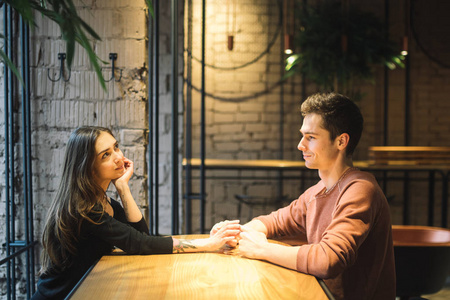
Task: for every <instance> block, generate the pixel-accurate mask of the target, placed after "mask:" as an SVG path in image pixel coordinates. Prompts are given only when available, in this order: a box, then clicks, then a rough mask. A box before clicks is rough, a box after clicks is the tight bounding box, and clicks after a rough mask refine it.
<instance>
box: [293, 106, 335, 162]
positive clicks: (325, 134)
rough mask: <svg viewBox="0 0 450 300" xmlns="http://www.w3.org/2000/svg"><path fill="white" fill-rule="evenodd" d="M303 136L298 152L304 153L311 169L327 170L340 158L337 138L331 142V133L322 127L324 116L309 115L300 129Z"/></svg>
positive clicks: (304, 157)
mask: <svg viewBox="0 0 450 300" xmlns="http://www.w3.org/2000/svg"><path fill="white" fill-rule="evenodd" d="M300 133H301V134H302V135H303V137H302V139H301V140H300V142H299V143H298V150H300V151H302V152H303V159H304V160H305V165H306V167H307V168H309V169H318V170H326V169H328V168H330V167H331V166H332V165H333V164H334V162H335V161H336V159H337V157H338V152H339V151H338V148H337V138H336V139H335V140H334V141H332V140H330V132H329V131H328V130H325V129H324V128H323V127H322V116H320V115H318V114H314V113H311V114H308V115H306V116H305V118H304V119H303V125H302V128H301V129H300Z"/></svg>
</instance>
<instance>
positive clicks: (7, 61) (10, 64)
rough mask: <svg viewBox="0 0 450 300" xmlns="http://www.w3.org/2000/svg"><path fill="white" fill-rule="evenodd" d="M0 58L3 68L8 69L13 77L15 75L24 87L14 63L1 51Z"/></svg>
mask: <svg viewBox="0 0 450 300" xmlns="http://www.w3.org/2000/svg"><path fill="white" fill-rule="evenodd" d="M0 58H1V60H2V61H3V62H4V63H5V66H6V67H7V68H9V69H10V70H11V71H12V72H13V73H14V75H16V77H17V79H19V81H20V84H22V86H24V85H25V83H24V82H23V79H22V76H20V73H19V70H17V68H16V66H15V65H14V63H13V62H12V61H11V60H10V59H9V57H8V55H6V53H5V52H3V50H0Z"/></svg>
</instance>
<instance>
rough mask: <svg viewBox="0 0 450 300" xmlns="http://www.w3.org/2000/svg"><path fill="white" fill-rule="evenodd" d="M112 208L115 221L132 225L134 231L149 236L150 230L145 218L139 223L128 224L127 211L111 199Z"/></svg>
mask: <svg viewBox="0 0 450 300" xmlns="http://www.w3.org/2000/svg"><path fill="white" fill-rule="evenodd" d="M111 207H112V208H113V210H114V219H116V220H119V221H120V222H122V223H128V224H130V225H131V226H132V227H133V228H134V229H136V230H139V231H140V232H143V233H146V234H147V235H148V233H149V229H148V226H147V223H146V222H145V219H144V217H142V219H141V220H140V221H139V222H135V223H133V222H128V221H127V218H126V216H125V210H124V209H123V207H122V205H121V204H120V203H119V201H117V200H114V199H112V198H111Z"/></svg>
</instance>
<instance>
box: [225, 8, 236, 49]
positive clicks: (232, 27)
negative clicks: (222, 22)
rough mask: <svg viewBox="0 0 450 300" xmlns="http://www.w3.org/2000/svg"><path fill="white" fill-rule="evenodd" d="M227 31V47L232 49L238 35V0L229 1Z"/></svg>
mask: <svg viewBox="0 0 450 300" xmlns="http://www.w3.org/2000/svg"><path fill="white" fill-rule="evenodd" d="M230 19H231V20H230ZM227 31H228V40H227V48H228V50H229V51H231V50H233V47H234V36H235V35H236V0H228V1H227Z"/></svg>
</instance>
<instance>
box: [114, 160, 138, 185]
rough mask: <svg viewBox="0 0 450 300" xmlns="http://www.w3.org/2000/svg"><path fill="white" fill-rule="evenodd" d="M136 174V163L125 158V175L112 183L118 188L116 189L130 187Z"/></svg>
mask: <svg viewBox="0 0 450 300" xmlns="http://www.w3.org/2000/svg"><path fill="white" fill-rule="evenodd" d="M133 172H134V163H133V162H132V161H131V160H129V159H128V158H126V157H124V158H123V174H122V176H120V177H119V178H117V179H114V180H113V181H112V183H113V184H114V185H115V186H116V189H119V188H121V187H122V186H123V185H128V182H129V181H130V178H131V176H133Z"/></svg>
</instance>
